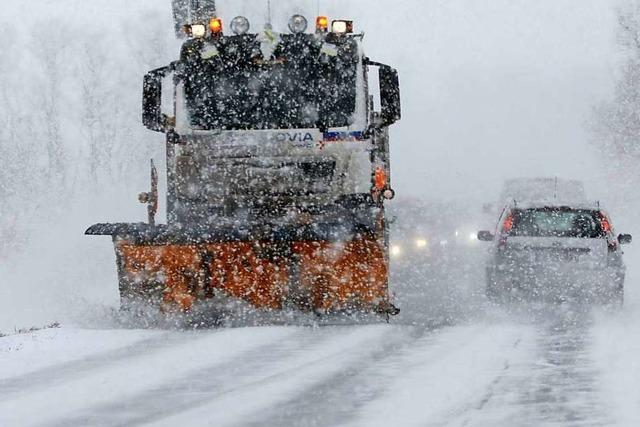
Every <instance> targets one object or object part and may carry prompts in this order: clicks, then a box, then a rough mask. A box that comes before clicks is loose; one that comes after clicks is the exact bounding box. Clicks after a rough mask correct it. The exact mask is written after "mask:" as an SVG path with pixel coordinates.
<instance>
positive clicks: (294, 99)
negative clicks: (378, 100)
mask: <svg viewBox="0 0 640 427" xmlns="http://www.w3.org/2000/svg"><path fill="white" fill-rule="evenodd" d="M278 37H279V39H280V40H279V42H276V43H273V48H272V51H271V52H268V56H267V55H265V47H264V41H261V40H260V37H259V36H256V35H249V36H237V37H225V38H223V39H221V40H220V41H219V42H216V43H205V42H202V41H195V42H191V43H187V45H185V48H184V49H183V61H184V63H185V64H186V70H185V76H186V77H185V78H184V84H185V96H186V104H187V109H188V111H189V117H190V124H191V126H192V127H194V128H196V129H203V130H212V129H225V130H235V129H302V128H316V127H317V128H335V127H343V126H348V125H350V124H351V123H352V122H353V116H354V112H355V107H356V80H357V79H356V76H357V69H358V61H359V56H358V53H357V44H356V43H355V41H353V40H347V41H345V42H343V43H340V44H336V45H333V44H332V45H328V44H327V43H323V42H321V41H318V39H316V38H315V37H314V36H313V35H306V34H302V35H280V36H278Z"/></svg>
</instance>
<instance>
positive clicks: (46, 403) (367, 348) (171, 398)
mask: <svg viewBox="0 0 640 427" xmlns="http://www.w3.org/2000/svg"><path fill="white" fill-rule="evenodd" d="M455 271H456V273H455V274H453V273H452V270H450V269H448V270H446V271H441V272H440V274H430V275H429V278H430V279H429V280H426V279H425V280H413V282H412V281H411V280H405V281H404V284H403V286H404V288H402V289H401V290H402V291H403V292H402V297H400V296H399V299H400V302H401V304H402V306H403V308H404V312H403V314H402V315H401V316H400V317H399V318H397V319H394V320H393V321H392V322H391V323H390V324H386V323H376V324H366V325H364V324H361V325H348V326H320V327H318V326H313V325H310V326H266V327H245V328H228V329H208V330H203V331H180V330H171V329H168V330H158V329H156V330H135V329H122V328H110V327H102V328H93V329H87V328H79V327H73V326H63V327H61V328H57V329H48V330H42V331H36V332H32V333H27V334H19V335H12V336H8V337H4V338H1V339H0V425H1V426H21V427H22V426H43V427H44V426H47V427H54V426H55V427H58V426H60V427H62V426H118V425H121V426H139V425H140V426H142V425H144V426H174V425H184V426H342V425H344V426H396V425H397V426H540V425H561V426H565V425H566V426H602V425H621V426H634V425H640V387H638V385H637V384H638V383H639V382H638V380H640V363H639V362H638V361H637V360H638V359H637V357H636V355H637V354H638V350H640V340H639V339H638V338H640V336H639V334H638V331H639V329H640V328H638V327H634V319H635V318H636V317H635V314H634V313H635V308H634V307H635V306H634V305H633V303H631V304H630V305H629V306H627V307H626V308H625V309H623V310H617V309H606V308H602V307H589V306H581V305H554V304H548V305H545V304H519V305H511V306H509V307H499V306H494V305H491V304H489V303H488V302H486V301H485V300H484V298H483V297H482V296H481V293H480V292H476V291H477V290H478V289H479V288H478V286H475V285H474V286H475V287H474V286H471V288H470V287H468V285H469V284H472V283H477V282H478V279H477V277H476V274H477V271H474V270H468V271H467V272H466V274H467V275H466V276H464V274H462V273H461V271H464V270H462V269H458V270H455ZM445 273H446V274H445ZM425 277H426V276H425ZM447 278H448V279H449V280H448V281H447ZM452 283H455V284H456V285H455V286H452V285H451V284H452ZM465 283H466V285H465ZM447 286H451V288H450V289H448V290H445V289H447Z"/></svg>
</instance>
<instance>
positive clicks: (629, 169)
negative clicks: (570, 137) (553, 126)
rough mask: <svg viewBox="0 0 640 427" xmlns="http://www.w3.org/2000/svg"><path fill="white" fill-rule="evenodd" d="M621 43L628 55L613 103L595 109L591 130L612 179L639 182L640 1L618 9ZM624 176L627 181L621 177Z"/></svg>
mask: <svg viewBox="0 0 640 427" xmlns="http://www.w3.org/2000/svg"><path fill="white" fill-rule="evenodd" d="M617 39H618V43H619V45H620V47H621V48H622V49H623V52H624V54H625V59H624V62H623V63H622V66H621V68H620V70H619V77H618V80H617V82H616V85H615V91H614V95H613V97H612V99H610V100H608V101H606V102H603V103H601V104H599V105H597V106H595V107H594V109H593V116H592V120H591V121H590V123H589V127H590V130H591V134H592V142H593V144H594V145H595V147H596V148H597V149H598V150H599V153H600V156H601V157H602V159H603V160H604V162H603V163H604V164H605V165H607V166H608V168H607V169H608V172H609V175H611V176H612V177H613V178H614V179H617V180H619V179H620V178H623V179H624V180H626V181H629V180H633V181H636V182H637V180H638V179H640V168H637V164H638V163H637V162H638V161H640V0H634V1H632V2H631V3H630V4H628V5H627V6H625V7H621V8H620V9H618V37H617ZM623 174H624V177H622V176H621V175H623Z"/></svg>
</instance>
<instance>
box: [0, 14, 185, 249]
mask: <svg viewBox="0 0 640 427" xmlns="http://www.w3.org/2000/svg"><path fill="white" fill-rule="evenodd" d="M16 3H18V2H16ZM104 3H106V2H104ZM118 3H120V2H118ZM122 3H125V2H122ZM39 7H40V9H45V10H41V12H44V13H43V14H42V15H40V16H42V18H41V19H42V20H41V21H37V20H36V21H35V22H34V21H33V20H29V21H28V22H29V23H30V24H29V25H22V24H19V23H17V22H16V21H15V20H9V17H13V18H15V17H16V16H20V15H21V14H22V13H26V12H28V11H27V10H26V9H27V8H28V5H26V4H25V5H22V6H16V7H15V8H16V9H17V10H16V11H10V12H8V13H7V14H6V15H4V13H3V15H4V16H5V18H4V19H3V18H2V17H0V52H1V53H0V258H2V257H3V254H4V255H6V253H7V252H8V251H9V250H13V249H14V248H15V247H16V246H19V245H22V244H24V243H26V241H27V239H28V237H29V234H30V232H31V229H33V228H34V225H33V224H34V222H36V223H37V222H39V223H40V224H42V219H45V218H46V220H47V221H50V222H51V223H55V222H56V220H57V219H58V217H59V216H60V215H65V216H68V215H69V214H70V213H69V212H68V209H70V208H71V206H72V205H73V202H77V201H79V200H81V201H82V202H84V203H91V201H92V199H93V197H94V196H95V195H97V194H99V193H101V192H102V193H103V192H104V191H109V189H112V188H114V187H120V188H126V186H127V184H128V187H129V188H130V187H131V180H139V179H140V178H139V177H146V175H147V174H146V173H141V172H142V171H141V168H142V167H144V166H146V165H147V164H148V158H149V157H150V156H152V155H154V156H155V157H156V158H159V157H161V153H162V149H163V145H162V142H161V141H162V140H161V139H160V143H159V142H158V138H157V137H155V138H154V135H153V134H151V133H150V132H147V131H146V130H145V129H144V128H143V127H142V125H141V120H140V99H141V82H142V75H143V74H144V73H145V72H146V71H148V70H151V69H153V68H156V67H159V66H162V65H165V63H167V62H168V61H170V60H171V59H172V58H173V57H174V56H175V55H176V54H177V48H176V46H175V45H174V42H173V37H174V35H173V31H172V26H171V22H170V21H168V22H167V19H170V18H171V17H170V12H169V9H168V6H167V7H166V8H167V11H166V13H163V12H165V11H164V10H162V9H161V8H158V7H154V6H152V5H151V2H148V4H147V5H146V7H145V6H144V5H141V4H140V5H137V6H135V7H130V9H131V13H130V14H128V15H127V17H126V18H124V20H123V18H122V17H121V16H119V17H118V19H117V20H113V16H112V17H111V19H110V18H109V13H106V14H105V13H102V14H97V15H94V16H80V15H81V14H82V13H84V14H87V13H88V12H89V11H83V12H79V11H78V12H76V14H75V15H69V14H68V13H67V14H62V13H56V11H55V9H54V8H53V7H51V8H50V7H44V6H42V5H39ZM9 8H11V6H9ZM21 9H24V10H21ZM49 9H51V10H49ZM101 9H103V10H104V9H108V8H100V7H99V6H96V8H95V11H96V12H99V11H100V10H101ZM12 12H13V13H12ZM107 12H108V11H107ZM114 26H116V27H117V28H114ZM135 184H138V183H137V182H136V183H135ZM142 189H143V188H141V190H142ZM130 196H131V200H132V201H134V200H135V198H134V195H130ZM95 198H96V199H97V197H95ZM34 218H40V219H41V221H34ZM105 219H108V218H105ZM84 225H86V224H82V225H79V226H80V227H82V226H84ZM40 227H41V226H40Z"/></svg>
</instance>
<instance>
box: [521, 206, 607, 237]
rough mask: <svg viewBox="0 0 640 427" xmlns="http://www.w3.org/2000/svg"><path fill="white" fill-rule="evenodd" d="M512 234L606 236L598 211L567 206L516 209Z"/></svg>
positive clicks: (532, 235) (531, 235) (533, 235)
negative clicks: (568, 207)
mask: <svg viewBox="0 0 640 427" xmlns="http://www.w3.org/2000/svg"><path fill="white" fill-rule="evenodd" d="M509 235H511V236H530V237H578V238H585V239H595V238H600V237H604V232H603V230H602V225H601V224H600V217H599V213H598V211H591V210H576V209H567V208H543V209H516V210H515V211H514V212H513V227H512V229H511V231H510V232H509Z"/></svg>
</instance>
